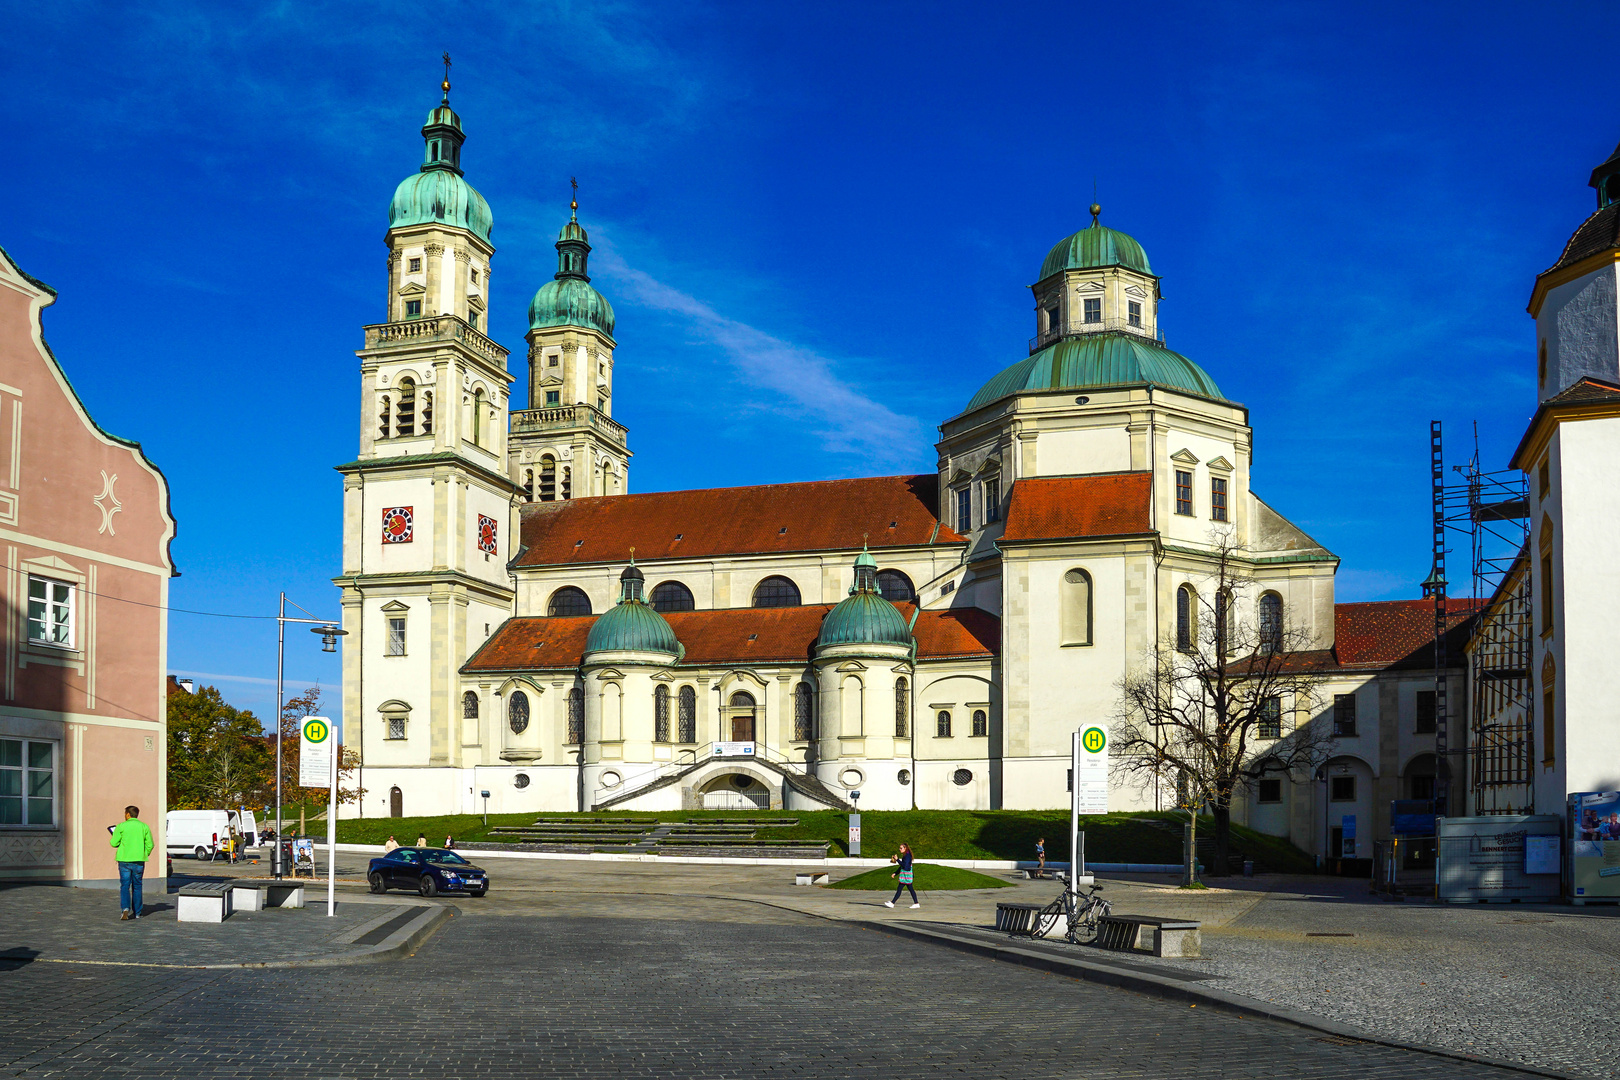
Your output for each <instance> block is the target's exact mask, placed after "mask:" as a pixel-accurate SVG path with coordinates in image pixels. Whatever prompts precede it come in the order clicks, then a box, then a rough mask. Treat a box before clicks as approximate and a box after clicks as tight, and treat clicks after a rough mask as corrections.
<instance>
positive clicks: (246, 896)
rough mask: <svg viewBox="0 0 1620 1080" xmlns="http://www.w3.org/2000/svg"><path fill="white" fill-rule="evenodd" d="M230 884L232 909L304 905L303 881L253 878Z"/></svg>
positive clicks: (250, 909)
mask: <svg viewBox="0 0 1620 1080" xmlns="http://www.w3.org/2000/svg"><path fill="white" fill-rule="evenodd" d="M230 886H231V910H232V911H263V910H264V909H265V908H277V907H290V908H301V907H303V906H304V883H303V882H301V881H286V880H283V881H275V880H273V879H268V880H257V879H251V880H239V881H233V882H231V883H230Z"/></svg>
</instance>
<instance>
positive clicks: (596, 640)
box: [585, 560, 686, 659]
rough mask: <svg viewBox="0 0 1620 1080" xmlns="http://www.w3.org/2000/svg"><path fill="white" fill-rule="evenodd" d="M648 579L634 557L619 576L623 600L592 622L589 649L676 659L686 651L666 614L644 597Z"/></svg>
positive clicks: (621, 598) (587, 636) (586, 643)
mask: <svg viewBox="0 0 1620 1080" xmlns="http://www.w3.org/2000/svg"><path fill="white" fill-rule="evenodd" d="M645 585H646V579H645V578H644V577H643V576H642V573H641V571H640V570H638V569H636V564H635V562H634V561H633V560H632V561H631V563H630V565H629V566H627V567H625V568H624V573H622V574H620V575H619V602H618V603H617V604H615V605H613V606H612V607H611V608H608V610H607V611H606V612H605V613H603V615H602V617H601V618H599V619H597V620H596V622H594V623H592V624H591V632H590V633H589V634H588V635H586V638H585V652H586V653H587V654H589V653H593V652H654V653H667V654H668V655H669V656H670V657H671V658H672V659H678V658H680V657H681V656H682V655H684V654H685V652H686V650H685V649H683V648H681V643H680V642H679V641H677V640H676V639H675V631H674V630H672V629H671V628H670V625H669V623H667V622H665V621H664V617H663V616H662V615H660V614H658V612H656V611H654V610H653V608H652V606H651V605H650V604H648V603H647V602H646V601H645V600H644V599H642V595H641V594H642V590H643V588H644V587H645Z"/></svg>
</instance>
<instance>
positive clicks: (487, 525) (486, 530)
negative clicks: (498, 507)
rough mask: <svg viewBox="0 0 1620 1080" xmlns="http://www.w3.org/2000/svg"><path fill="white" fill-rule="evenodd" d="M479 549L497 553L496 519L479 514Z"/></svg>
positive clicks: (487, 552)
mask: <svg viewBox="0 0 1620 1080" xmlns="http://www.w3.org/2000/svg"><path fill="white" fill-rule="evenodd" d="M478 550H479V551H482V552H485V553H486V554H489V555H493V554H495V519H494V518H492V517H485V516H484V515H483V514H479V515H478Z"/></svg>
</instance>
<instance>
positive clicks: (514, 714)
mask: <svg viewBox="0 0 1620 1080" xmlns="http://www.w3.org/2000/svg"><path fill="white" fill-rule="evenodd" d="M506 724H507V726H508V727H510V728H511V729H512V734H514V735H521V734H523V733H524V732H525V731H527V730H528V728H529V695H528V694H525V693H524V692H523V691H521V690H514V691H512V697H511V698H510V700H508V701H507V703H506Z"/></svg>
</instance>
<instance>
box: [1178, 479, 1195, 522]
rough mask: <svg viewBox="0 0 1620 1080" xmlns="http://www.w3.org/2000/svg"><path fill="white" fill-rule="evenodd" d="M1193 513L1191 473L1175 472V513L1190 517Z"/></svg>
mask: <svg viewBox="0 0 1620 1080" xmlns="http://www.w3.org/2000/svg"><path fill="white" fill-rule="evenodd" d="M1192 512H1193V497H1192V473H1190V472H1188V471H1187V470H1185V469H1177V470H1176V513H1178V514H1186V515H1188V516H1191V515H1192Z"/></svg>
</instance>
